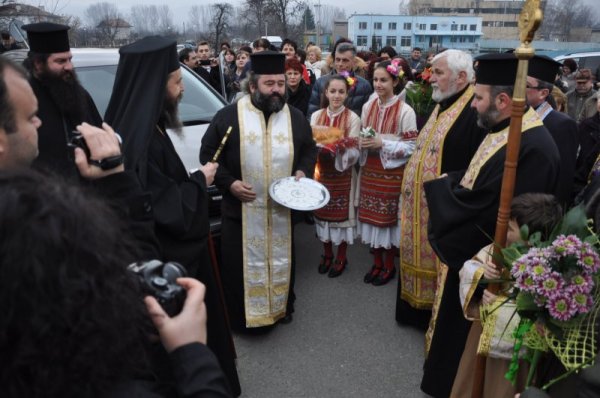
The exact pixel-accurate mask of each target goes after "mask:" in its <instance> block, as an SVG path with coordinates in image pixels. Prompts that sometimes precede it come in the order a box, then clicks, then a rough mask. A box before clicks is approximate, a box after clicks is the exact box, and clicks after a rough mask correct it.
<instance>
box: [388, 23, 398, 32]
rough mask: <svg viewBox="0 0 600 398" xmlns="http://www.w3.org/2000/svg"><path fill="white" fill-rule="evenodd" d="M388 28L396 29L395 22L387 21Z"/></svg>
mask: <svg viewBox="0 0 600 398" xmlns="http://www.w3.org/2000/svg"><path fill="white" fill-rule="evenodd" d="M388 30H396V22H390V23H388Z"/></svg>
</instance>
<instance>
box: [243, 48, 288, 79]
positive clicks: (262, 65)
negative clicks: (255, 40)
mask: <svg viewBox="0 0 600 398" xmlns="http://www.w3.org/2000/svg"><path fill="white" fill-rule="evenodd" d="M250 61H251V62H252V66H251V67H252V72H254V73H256V74H257V75H283V74H284V73H285V54H283V53H280V52H277V51H261V52H259V53H253V54H251V55H250Z"/></svg>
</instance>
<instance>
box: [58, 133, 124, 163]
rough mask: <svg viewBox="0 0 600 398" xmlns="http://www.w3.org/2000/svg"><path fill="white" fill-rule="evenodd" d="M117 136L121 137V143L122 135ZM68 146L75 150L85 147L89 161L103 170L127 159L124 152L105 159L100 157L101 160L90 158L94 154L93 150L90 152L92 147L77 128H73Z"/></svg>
mask: <svg viewBox="0 0 600 398" xmlns="http://www.w3.org/2000/svg"><path fill="white" fill-rule="evenodd" d="M117 138H118V139H119V143H121V137H120V136H119V135H118V134H117ZM67 146H68V147H69V148H73V150H75V148H81V149H83V152H85V157H86V158H87V160H88V163H89V164H92V165H94V166H98V167H100V168H101V169H102V170H111V169H114V168H115V167H117V166H120V165H121V164H123V162H124V161H125V158H124V157H123V155H122V154H119V155H115V156H109V157H107V158H105V159H100V160H93V159H90V157H91V156H92V155H91V152H90V148H89V147H88V145H87V143H86V142H85V138H83V134H81V133H80V132H79V131H77V130H73V131H72V132H71V135H70V139H69V142H68V143H67Z"/></svg>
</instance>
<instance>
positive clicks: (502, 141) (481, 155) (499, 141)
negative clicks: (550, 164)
mask: <svg viewBox="0 0 600 398" xmlns="http://www.w3.org/2000/svg"><path fill="white" fill-rule="evenodd" d="M521 125H522V129H521V132H522V133H525V132H526V131H527V130H530V129H532V128H534V127H538V126H543V125H544V124H543V123H542V121H541V119H540V117H539V116H538V114H537V113H536V112H535V110H533V108H529V109H528V110H527V112H525V114H524V115H523V120H522V124H521ZM509 127H510V126H508V127H506V128H505V129H504V130H501V131H499V132H497V133H493V134H488V135H487V136H486V137H485V139H484V140H483V142H482V143H481V144H480V145H479V148H477V151H476V152H475V155H474V156H473V159H471V163H470V164H469V167H468V169H467V172H466V173H465V175H464V176H463V179H462V180H461V182H460V184H461V185H462V186H463V187H465V188H468V189H472V188H473V185H474V183H475V180H476V179H477V176H478V175H479V172H480V171H481V169H482V167H483V166H485V163H486V162H487V161H488V160H489V159H490V158H491V157H492V156H493V155H494V154H496V153H497V152H498V151H499V150H500V149H501V148H502V147H503V146H504V145H506V142H507V139H508V129H509ZM441 269H442V272H441V273H440V277H439V278H438V291H437V292H436V294H435V301H434V304H433V309H432V314H431V321H430V322H429V329H428V330H427V333H426V334H425V351H426V353H428V352H429V347H430V345H431V339H432V338H433V333H434V331H435V323H436V320H437V313H438V310H439V307H440V302H441V298H442V295H443V294H444V284H445V283H446V277H447V275H448V267H447V266H446V265H443V264H442V267H441Z"/></svg>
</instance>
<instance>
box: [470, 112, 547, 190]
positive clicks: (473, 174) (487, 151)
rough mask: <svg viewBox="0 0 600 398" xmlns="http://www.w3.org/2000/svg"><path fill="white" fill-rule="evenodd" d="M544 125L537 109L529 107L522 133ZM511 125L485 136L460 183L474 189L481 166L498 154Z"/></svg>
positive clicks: (505, 140)
mask: <svg viewBox="0 0 600 398" xmlns="http://www.w3.org/2000/svg"><path fill="white" fill-rule="evenodd" d="M543 125H544V124H543V123H542V120H541V119H540V117H539V116H538V114H537V113H536V111H535V110H533V108H529V109H528V110H527V112H525V114H524V115H523V123H522V129H521V133H524V132H526V131H527V130H530V129H532V128H533V127H539V126H543ZM509 127H510V126H507V127H506V128H505V129H503V130H501V131H499V132H497V133H490V134H488V135H486V136H485V138H484V139H483V142H482V143H481V144H480V145H479V148H477V152H475V155H473V159H471V163H470V164H469V167H468V168H467V172H466V173H465V175H464V176H463V178H462V180H461V181H460V185H462V186H463V187H465V188H468V189H473V185H474V184H475V180H477V176H479V172H480V171H481V168H482V167H483V166H484V165H485V164H486V163H487V161H488V160H490V158H491V157H492V156H494V155H495V154H496V152H498V151H499V150H500V149H501V148H503V147H504V146H505V145H506V142H507V140H508V130H509Z"/></svg>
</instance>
